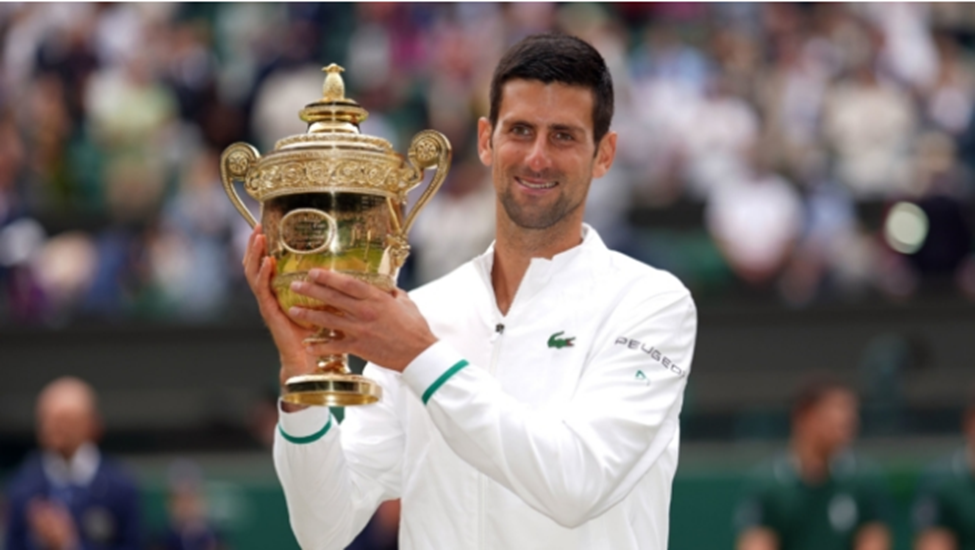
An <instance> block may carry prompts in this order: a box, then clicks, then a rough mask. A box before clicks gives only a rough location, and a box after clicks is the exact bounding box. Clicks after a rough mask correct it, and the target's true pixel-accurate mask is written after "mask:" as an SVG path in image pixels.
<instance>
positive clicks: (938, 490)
mask: <svg viewBox="0 0 975 550" xmlns="http://www.w3.org/2000/svg"><path fill="white" fill-rule="evenodd" d="M962 430H963V432H964V437H965V446H964V447H963V448H962V449H959V450H958V451H957V452H956V453H955V454H954V455H952V456H951V457H949V458H947V459H946V460H944V461H942V462H940V463H938V464H935V465H934V467H933V468H932V469H931V471H930V472H929V473H928V475H927V476H926V479H925V480H924V481H922V483H921V489H920V490H919V497H918V499H917V501H916V503H915V505H914V514H913V515H914V518H913V519H914V527H915V532H916V534H917V538H916V539H915V546H914V548H915V549H916V550H972V549H975V395H973V396H972V399H971V401H970V402H969V403H968V407H967V409H966V410H965V412H964V414H963V416H962Z"/></svg>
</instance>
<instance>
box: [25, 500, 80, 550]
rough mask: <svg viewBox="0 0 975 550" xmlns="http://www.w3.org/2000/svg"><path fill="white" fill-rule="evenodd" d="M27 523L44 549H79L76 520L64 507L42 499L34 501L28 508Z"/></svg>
mask: <svg viewBox="0 0 975 550" xmlns="http://www.w3.org/2000/svg"><path fill="white" fill-rule="evenodd" d="M27 522H28V523H29V524H30V529H31V531H32V532H33V533H34V535H35V536H36V537H37V539H38V540H39V541H40V542H41V544H42V545H44V548H48V549H50V550H75V549H77V548H79V545H78V532H77V530H76V529H75V525H74V520H73V519H72V518H71V514H70V513H69V512H68V510H67V509H66V508H65V507H64V506H63V505H61V504H59V503H57V502H51V501H47V500H42V499H35V500H32V501H31V502H30V504H29V505H28V507H27Z"/></svg>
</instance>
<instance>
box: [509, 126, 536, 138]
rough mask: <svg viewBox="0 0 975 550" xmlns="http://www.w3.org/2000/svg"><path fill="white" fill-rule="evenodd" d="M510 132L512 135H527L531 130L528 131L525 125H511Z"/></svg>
mask: <svg viewBox="0 0 975 550" xmlns="http://www.w3.org/2000/svg"><path fill="white" fill-rule="evenodd" d="M511 133H512V134H514V135H516V136H527V135H529V134H530V133H531V132H530V131H529V129H528V127H526V126H512V127H511Z"/></svg>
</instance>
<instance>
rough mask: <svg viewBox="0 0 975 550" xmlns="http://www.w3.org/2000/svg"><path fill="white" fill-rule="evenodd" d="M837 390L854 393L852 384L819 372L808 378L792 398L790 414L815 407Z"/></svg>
mask: <svg viewBox="0 0 975 550" xmlns="http://www.w3.org/2000/svg"><path fill="white" fill-rule="evenodd" d="M838 391H841V392H847V393H850V394H853V395H856V392H855V391H854V390H853V387H852V386H850V385H849V384H847V383H846V382H843V381H842V380H840V379H839V378H836V377H834V376H830V375H825V374H819V375H816V376H814V377H812V378H810V379H808V380H807V381H806V382H805V383H804V384H803V385H802V386H801V387H800V388H799V391H797V392H796V394H795V397H794V398H793V400H792V416H793V417H798V416H802V415H804V414H806V413H807V412H809V411H811V410H813V409H814V408H816V406H817V405H819V404H820V403H821V402H822V401H823V399H825V398H826V397H827V396H828V395H829V394H831V393H833V392H838Z"/></svg>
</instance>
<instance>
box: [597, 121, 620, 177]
mask: <svg viewBox="0 0 975 550" xmlns="http://www.w3.org/2000/svg"><path fill="white" fill-rule="evenodd" d="M615 158H616V132H606V135H605V136H603V139H601V140H599V146H598V147H597V148H596V162H594V163H593V167H592V177H593V179H598V178H601V177H603V176H605V175H606V173H607V172H609V169H610V168H612V167H613V159H615Z"/></svg>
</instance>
